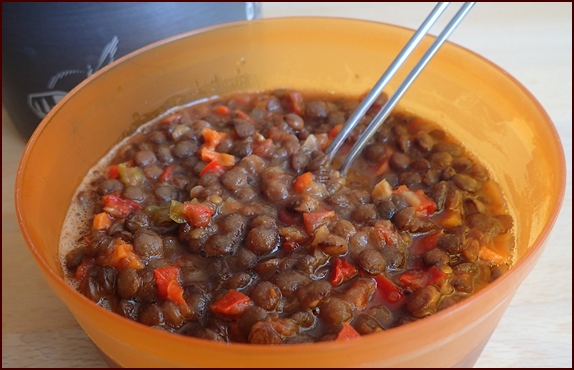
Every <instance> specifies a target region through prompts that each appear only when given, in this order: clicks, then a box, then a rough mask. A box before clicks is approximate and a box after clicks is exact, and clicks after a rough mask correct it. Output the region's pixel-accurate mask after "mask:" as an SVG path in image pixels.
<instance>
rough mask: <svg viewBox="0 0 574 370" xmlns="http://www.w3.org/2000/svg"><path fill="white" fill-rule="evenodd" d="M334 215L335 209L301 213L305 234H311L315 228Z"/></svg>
mask: <svg viewBox="0 0 574 370" xmlns="http://www.w3.org/2000/svg"><path fill="white" fill-rule="evenodd" d="M335 216H336V215H335V211H324V212H305V213H303V224H304V225H305V230H306V231H307V234H309V235H312V234H313V233H314V232H315V230H317V229H318V228H320V227H321V226H323V225H325V224H326V223H327V222H328V221H329V219H330V218H333V217H335Z"/></svg>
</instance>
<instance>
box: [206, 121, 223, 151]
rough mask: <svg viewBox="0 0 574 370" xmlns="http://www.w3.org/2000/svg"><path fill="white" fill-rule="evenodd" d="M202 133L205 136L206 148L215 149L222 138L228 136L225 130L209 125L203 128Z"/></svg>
mask: <svg viewBox="0 0 574 370" xmlns="http://www.w3.org/2000/svg"><path fill="white" fill-rule="evenodd" d="M201 135H202V136H203V140H204V143H205V144H204V145H205V148H208V149H211V150H214V149H215V148H216V147H217V146H218V145H219V143H220V142H221V140H222V139H223V138H224V137H225V136H227V134H226V133H225V132H219V131H215V130H212V129H210V128H209V127H204V128H203V129H201Z"/></svg>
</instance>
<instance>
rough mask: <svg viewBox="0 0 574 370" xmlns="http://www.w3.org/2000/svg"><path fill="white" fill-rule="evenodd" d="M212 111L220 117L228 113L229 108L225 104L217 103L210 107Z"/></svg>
mask: <svg viewBox="0 0 574 370" xmlns="http://www.w3.org/2000/svg"><path fill="white" fill-rule="evenodd" d="M212 112H213V113H214V114H216V115H218V116H220V117H224V116H227V115H228V114H229V108H227V107H226V106H225V105H218V106H217V107H215V108H213V109H212Z"/></svg>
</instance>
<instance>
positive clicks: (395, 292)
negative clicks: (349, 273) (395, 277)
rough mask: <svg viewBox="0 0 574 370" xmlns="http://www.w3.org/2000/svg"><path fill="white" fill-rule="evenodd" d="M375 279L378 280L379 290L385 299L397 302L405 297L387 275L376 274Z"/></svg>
mask: <svg viewBox="0 0 574 370" xmlns="http://www.w3.org/2000/svg"><path fill="white" fill-rule="evenodd" d="M375 280H376V281H377V290H378V291H379V293H380V294H381V296H382V297H383V299H385V300H387V301H388V302H390V303H397V302H398V301H400V300H401V298H402V297H403V294H402V293H401V290H400V289H399V288H398V287H397V286H396V285H395V284H393V282H392V281H390V280H389V279H388V278H387V277H385V276H384V275H382V274H379V275H377V276H375Z"/></svg>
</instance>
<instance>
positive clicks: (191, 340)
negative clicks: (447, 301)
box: [14, 16, 566, 355]
mask: <svg viewBox="0 0 574 370" xmlns="http://www.w3.org/2000/svg"><path fill="white" fill-rule="evenodd" d="M293 20H295V21H297V20H306V21H314V22H315V21H329V22H333V21H335V22H340V23H341V24H350V23H354V22H356V23H371V24H374V25H376V26H377V27H381V28H385V27H388V28H389V29H398V30H402V31H407V32H410V33H411V34H412V33H414V30H413V29H411V28H408V27H403V26H400V25H395V24H390V23H384V22H378V21H370V20H363V19H355V18H346V17H326V16H286V17H269V18H259V19H253V20H242V21H234V22H228V23H223V24H218V25H211V26H207V27H203V28H199V29H195V30H191V31H187V32H183V33H179V34H176V35H173V36H170V37H167V38H164V39H161V40H158V41H156V42H153V43H151V44H149V45H147V46H144V47H141V48H139V49H137V50H134V51H132V52H130V53H128V54H126V55H124V56H122V57H120V58H118V59H117V60H115V61H114V62H112V63H110V64H109V65H107V66H105V67H103V68H101V69H100V70H98V71H97V72H95V73H94V74H92V75H91V76H89V77H87V78H86V79H85V80H83V81H82V82H80V83H79V84H78V85H76V86H75V87H74V88H73V89H72V90H71V91H70V92H69V93H68V94H66V96H64V98H62V100H61V101H60V102H58V104H57V105H56V106H55V107H54V108H52V109H51V110H50V112H49V113H48V114H47V115H46V117H44V119H42V121H41V122H40V124H39V125H38V127H37V128H36V129H35V131H34V132H33V134H32V136H31V137H30V139H29V140H28V142H27V145H26V147H25V149H24V152H23V154H22V157H21V160H20V163H19V165H18V169H17V174H16V182H15V189H14V199H15V208H16V216H17V222H18V225H19V227H20V230H21V233H22V235H23V237H24V239H25V242H26V245H27V247H28V249H29V250H30V252H31V253H32V255H33V257H34V259H35V260H36V263H37V264H38V266H39V268H40V270H41V272H42V273H43V275H44V277H45V278H49V279H50V280H51V281H52V282H53V283H55V284H57V285H58V286H59V287H61V288H63V290H64V292H66V293H67V294H69V295H73V296H76V297H78V298H80V300H81V302H82V303H81V305H82V306H83V307H85V308H86V309H88V310H92V309H94V308H95V309H97V310H98V312H100V313H101V314H102V315H104V316H105V317H106V320H111V321H112V322H117V324H118V325H121V326H124V327H125V328H129V329H130V330H134V331H136V332H138V331H141V332H142V333H145V334H150V335H154V336H157V337H158V338H160V339H164V340H166V341H176V342H181V343H182V344H190V345H195V346H198V345H199V346H205V347H208V348H212V349H214V350H226V351H229V350H232V349H238V350H239V351H241V352H244V353H247V354H249V353H256V352H260V351H261V350H262V349H265V351H266V353H274V354H280V355H281V354H285V355H288V354H293V353H300V352H307V353H312V352H318V351H322V350H323V351H324V350H325V349H331V350H333V349H335V350H336V349H338V348H349V347H350V348H357V347H361V346H364V345H365V344H366V343H369V342H377V341H378V340H379V338H380V337H381V336H384V335H388V331H384V332H381V333H373V334H369V335H365V336H361V337H360V338H356V339H355V340H352V341H345V342H317V343H313V344H312V345H309V344H292V345H279V346H268V345H259V344H246V343H218V342H214V341H210V340H206V339H200V338H195V337H190V336H185V335H180V334H174V333H168V332H163V331H159V330H157V329H153V328H151V327H148V326H146V325H144V324H141V323H139V322H135V321H132V320H130V319H127V318H125V317H122V316H121V315H118V314H117V313H114V312H112V311H109V310H107V309H105V308H103V307H100V306H99V305H97V304H95V303H94V302H92V301H91V300H90V299H88V298H87V297H85V296H83V295H82V294H80V293H79V292H78V291H77V290H76V289H75V288H74V287H72V286H71V285H69V284H68V283H67V282H66V281H65V280H64V279H63V278H62V277H60V276H59V275H58V274H57V273H56V272H55V271H54V270H52V268H50V266H49V265H48V264H47V263H46V262H45V261H44V259H43V258H42V257H41V254H40V252H39V248H38V247H37V246H36V245H35V243H34V240H33V237H32V236H31V235H30V231H29V229H28V226H27V224H26V221H25V219H24V218H25V215H24V214H23V213H22V208H21V203H22V202H23V198H24V195H23V194H22V193H21V191H20V190H21V188H22V183H23V173H24V172H25V168H26V164H27V163H28V161H29V160H30V155H31V152H32V149H33V147H34V146H35V144H36V143H37V142H38V141H40V140H41V138H42V133H43V132H44V131H45V130H46V129H47V128H48V124H49V122H50V121H52V120H53V118H54V117H55V116H57V114H58V112H59V111H60V109H62V108H61V107H62V106H64V105H65V104H66V102H68V101H69V100H71V99H73V97H74V96H75V95H76V93H77V92H78V91H79V90H81V89H84V88H85V87H86V85H89V84H90V82H91V81H92V80H94V79H98V78H100V76H102V75H105V74H106V73H108V71H110V70H111V69H113V68H115V66H117V65H119V64H122V63H125V62H126V61H128V60H130V59H131V58H133V57H135V56H137V55H139V54H143V53H147V52H150V51H151V50H154V49H155V48H157V47H160V46H162V45H164V44H168V43H171V42H174V41H176V40H179V39H182V38H188V37H193V36H194V35H197V34H203V33H206V32H211V31H214V30H221V29H227V28H234V27H244V26H246V25H248V24H259V23H276V22H290V21H293ZM425 37H426V38H435V36H433V35H427V36H425ZM446 45H450V47H454V48H457V49H459V50H461V51H463V52H464V53H467V54H469V56H470V57H472V58H477V59H480V60H481V61H482V62H483V63H486V64H488V65H490V67H492V68H494V69H495V70H496V71H498V72H499V73H501V74H503V75H504V77H505V78H507V79H508V80H509V82H511V83H512V84H514V85H515V86H516V87H518V88H519V89H520V90H521V91H522V92H523V93H524V94H525V95H526V96H527V98H528V99H529V100H530V101H531V103H533V104H534V105H535V107H536V110H537V111H539V113H541V116H542V117H543V118H544V121H545V128H546V129H547V130H548V131H549V133H550V135H551V136H552V137H553V139H554V140H555V144H557V145H559V148H557V149H559V150H558V152H560V153H562V155H561V156H559V157H560V158H557V160H558V161H559V162H560V163H559V167H560V168H561V176H560V178H559V179H560V184H561V185H560V189H559V194H558V196H557V197H556V201H555V202H554V204H553V205H552V209H553V212H552V214H551V216H550V217H549V221H548V222H547V223H546V224H545V225H544V227H543V229H542V231H541V232H540V234H539V235H538V237H537V238H536V239H535V240H534V241H533V242H532V246H531V247H530V248H529V249H528V251H527V252H526V253H525V254H524V255H523V256H522V257H521V258H520V259H519V261H517V262H516V264H514V265H513V266H512V268H511V269H510V270H509V271H508V272H507V273H505V274H503V275H502V276H500V277H499V278H498V279H496V280H495V281H493V282H491V283H490V284H489V285H488V286H487V287H485V288H484V289H481V290H480V291H478V292H477V293H474V294H472V295H471V296H469V297H467V298H465V299H464V300H462V301H461V302H458V303H457V304H455V305H454V306H451V307H449V308H447V309H445V310H442V311H440V312H437V313H435V314H433V315H431V316H429V317H427V318H425V319H424V320H417V321H414V322H411V323H409V324H407V325H402V326H399V327H395V328H392V332H393V333H405V334H408V333H412V334H416V333H417V332H418V331H420V330H421V329H422V328H424V327H426V326H429V325H432V324H433V323H434V322H436V321H444V320H445V319H446V318H447V317H449V316H452V315H454V314H455V313H458V312H460V311H465V310H467V308H468V307H469V306H471V305H474V302H475V301H479V300H481V299H482V297H483V296H484V295H486V294H489V292H490V291H492V290H494V289H495V288H496V287H497V286H499V285H502V284H506V283H507V282H509V281H510V280H511V279H512V278H513V277H514V275H516V274H518V273H519V272H520V271H522V270H524V269H526V268H527V266H528V265H530V264H533V263H535V262H536V260H537V259H538V258H539V257H540V254H541V253H542V250H543V249H544V247H545V241H546V240H547V239H548V236H549V234H550V232H551V231H552V228H553V227H554V224H555V223H556V219H557V218H558V216H559V213H560V210H561V208H562V204H563V202H564V195H565V188H566V165H565V157H564V149H563V146H562V143H561V140H560V137H559V135H558V132H557V130H556V127H555V126H554V124H553V122H552V120H551V119H550V117H549V116H548V114H547V112H546V111H545V109H544V108H543V107H542V105H541V104H540V102H539V101H538V100H537V99H536V98H535V97H534V96H533V95H532V93H531V92H530V91H529V90H528V89H527V88H526V87H525V86H524V85H523V84H522V83H520V82H519V81H518V80H517V79H516V78H514V77H513V76H512V75H511V74H509V73H508V72H506V71H505V70H504V69H503V68H501V67H500V66H498V65H496V64H495V63H493V62H491V61H490V60H488V59H486V58H485V57H483V56H481V55H479V54H477V53H475V52H473V51H471V50H469V49H467V48H465V47H463V46H461V45H458V44H456V43H454V42H451V41H448V40H447V41H446V42H445V45H444V46H446ZM444 46H443V47H444ZM517 271H518V272H517ZM501 304H502V300H501V301H500V302H499V303H498V305H497V307H498V306H499V305H501ZM437 345H440V343H438V344H437Z"/></svg>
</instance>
